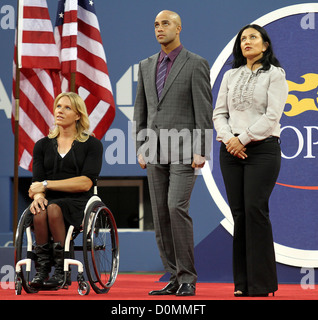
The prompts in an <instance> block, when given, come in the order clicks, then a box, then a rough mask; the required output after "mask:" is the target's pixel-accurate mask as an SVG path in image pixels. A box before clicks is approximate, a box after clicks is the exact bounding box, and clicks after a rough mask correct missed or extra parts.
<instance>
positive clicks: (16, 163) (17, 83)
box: [12, 0, 21, 244]
mask: <svg viewBox="0 0 318 320" xmlns="http://www.w3.org/2000/svg"><path fill="white" fill-rule="evenodd" d="M17 4H18V6H17V10H18V11H17V12H18V14H17V17H18V18H17V31H16V37H17V38H16V71H15V95H14V96H15V116H14V177H13V226H12V229H13V244H15V233H16V230H17V225H18V199H19V106H20V63H19V52H18V49H19V45H18V44H19V40H20V39H19V18H20V14H21V12H20V0H18V1H17Z"/></svg>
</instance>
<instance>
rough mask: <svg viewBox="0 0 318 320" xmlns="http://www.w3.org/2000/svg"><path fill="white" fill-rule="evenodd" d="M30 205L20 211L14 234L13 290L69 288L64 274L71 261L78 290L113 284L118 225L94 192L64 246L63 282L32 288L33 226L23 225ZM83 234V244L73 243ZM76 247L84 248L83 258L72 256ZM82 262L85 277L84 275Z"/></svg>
mask: <svg viewBox="0 0 318 320" xmlns="http://www.w3.org/2000/svg"><path fill="white" fill-rule="evenodd" d="M28 210H29V208H27V209H25V211H24V212H23V213H22V215H21V217H20V219H19V222H18V226H17V231H16V235H15V252H14V258H15V272H16V273H15V293H16V295H21V292H22V289H24V291H25V292H26V293H37V292H38V291H44V290H59V289H68V285H67V277H68V276H69V274H70V265H76V266H77V269H78V274H77V283H78V289H77V291H78V293H79V294H80V295H82V296H84V295H87V294H89V292H90V288H91V287H92V288H93V290H94V291H95V292H96V293H97V294H103V293H107V292H108V291H109V290H110V288H111V287H112V285H113V284H114V282H115V280H116V278H117V275H118V269H119V241H118V232H117V226H116V222H115V219H114V216H113V214H112V212H111V211H110V210H109V209H108V208H107V207H106V206H105V205H104V203H103V202H102V201H101V199H100V198H99V197H98V196H97V195H93V196H92V197H91V198H90V199H89V201H88V202H87V204H86V208H85V211H84V218H83V222H82V225H81V227H80V228H79V229H78V228H77V229H78V230H76V228H74V226H70V227H69V228H68V231H67V235H66V239H65V246H64V282H63V284H62V285H60V286H58V287H55V288H53V289H52V288H45V286H43V287H41V288H34V287H32V286H30V281H31V279H33V276H34V274H35V267H34V263H35V260H36V254H35V253H34V252H33V250H34V247H35V236H34V232H33V227H32V225H31V226H26V217H27V213H28ZM79 234H82V238H83V240H82V246H75V245H74V240H75V238H76V237H77V236H78V235H79ZM75 251H82V252H83V261H84V265H83V263H82V262H81V261H79V260H75V259H73V256H74V252H75ZM84 266H85V271H86V275H87V278H88V281H85V278H84Z"/></svg>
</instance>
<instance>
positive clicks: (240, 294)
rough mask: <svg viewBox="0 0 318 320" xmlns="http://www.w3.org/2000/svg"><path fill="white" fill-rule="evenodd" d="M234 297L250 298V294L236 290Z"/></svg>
mask: <svg viewBox="0 0 318 320" xmlns="http://www.w3.org/2000/svg"><path fill="white" fill-rule="evenodd" d="M234 296H235V297H238V298H239V297H248V292H246V291H241V290H236V291H234Z"/></svg>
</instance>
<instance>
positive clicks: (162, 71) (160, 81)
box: [156, 56, 169, 99]
mask: <svg viewBox="0 0 318 320" xmlns="http://www.w3.org/2000/svg"><path fill="white" fill-rule="evenodd" d="M168 59H169V57H168V56H165V57H164V59H163V60H162V62H161V64H160V66H159V69H158V74H157V81H156V86H157V93H158V99H160V96H161V93H162V90H163V86H164V84H165V77H166V72H167V66H168Z"/></svg>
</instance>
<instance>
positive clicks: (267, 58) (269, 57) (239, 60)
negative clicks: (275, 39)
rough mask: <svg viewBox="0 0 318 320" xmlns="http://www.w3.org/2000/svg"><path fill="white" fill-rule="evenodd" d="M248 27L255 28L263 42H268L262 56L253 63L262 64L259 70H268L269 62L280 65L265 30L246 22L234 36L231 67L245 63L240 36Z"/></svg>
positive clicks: (237, 66)
mask: <svg viewBox="0 0 318 320" xmlns="http://www.w3.org/2000/svg"><path fill="white" fill-rule="evenodd" d="M249 28H253V29H255V30H257V31H258V32H259V33H260V34H261V36H262V39H263V42H267V43H268V47H267V49H266V51H265V52H264V54H263V57H262V58H261V59H259V60H258V61H256V62H254V64H255V63H260V64H262V66H263V67H262V68H261V69H260V70H264V71H266V70H269V68H270V66H271V64H272V65H274V66H276V67H280V63H279V61H278V60H277V58H276V57H275V54H274V52H273V47H272V42H271V39H270V38H269V36H268V34H267V32H266V30H265V29H264V28H263V27H260V26H259V25H257V24H248V25H247V26H245V27H243V28H242V29H241V30H240V31H239V33H238V34H237V36H236V39H235V42H234V47H233V57H234V60H233V62H232V68H239V67H241V66H243V65H246V58H245V57H244V56H243V54H242V50H241V36H242V33H243V31H244V30H246V29H249Z"/></svg>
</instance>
